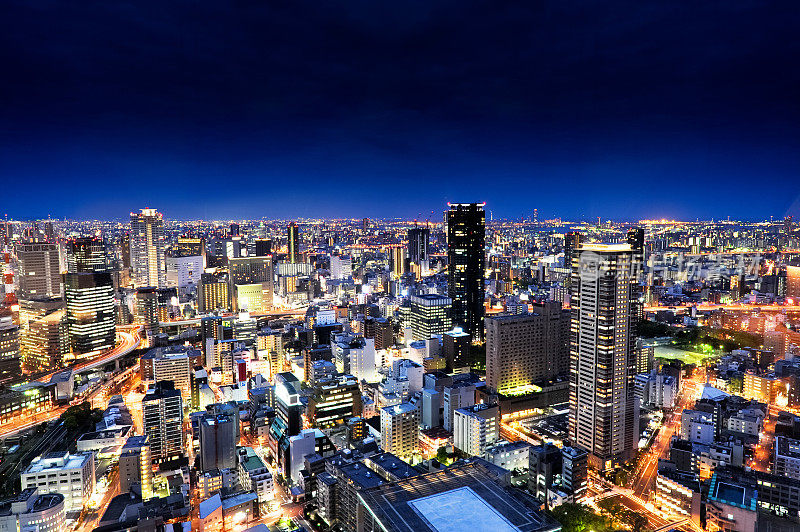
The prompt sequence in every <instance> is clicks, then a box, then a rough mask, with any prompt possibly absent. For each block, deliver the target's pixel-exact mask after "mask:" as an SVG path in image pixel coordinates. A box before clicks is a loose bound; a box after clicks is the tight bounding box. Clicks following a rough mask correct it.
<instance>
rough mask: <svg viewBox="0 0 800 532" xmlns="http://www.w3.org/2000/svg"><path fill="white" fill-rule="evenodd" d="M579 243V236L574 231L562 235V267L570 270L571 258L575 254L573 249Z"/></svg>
mask: <svg viewBox="0 0 800 532" xmlns="http://www.w3.org/2000/svg"><path fill="white" fill-rule="evenodd" d="M580 243H581V234H580V233H577V232H575V231H570V232H568V233H567V234H565V235H564V267H565V268H572V258H573V256H574V254H575V249H576V248H577V247H578V246H579V245H580Z"/></svg>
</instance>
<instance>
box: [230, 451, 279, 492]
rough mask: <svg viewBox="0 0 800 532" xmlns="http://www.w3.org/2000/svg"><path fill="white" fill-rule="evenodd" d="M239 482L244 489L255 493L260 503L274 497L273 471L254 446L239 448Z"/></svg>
mask: <svg viewBox="0 0 800 532" xmlns="http://www.w3.org/2000/svg"><path fill="white" fill-rule="evenodd" d="M239 484H240V486H241V487H242V489H243V490H244V491H252V492H253V493H255V494H256V496H257V497H258V502H259V503H262V502H266V501H269V500H271V499H272V498H273V497H274V488H275V486H274V483H273V479H272V473H270V471H269V469H267V465H266V464H265V463H264V461H263V460H262V459H261V457H260V456H258V454H256V452H255V450H254V449H253V448H252V447H241V448H240V449H239Z"/></svg>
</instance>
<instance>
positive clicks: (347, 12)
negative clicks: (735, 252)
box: [0, 0, 800, 219]
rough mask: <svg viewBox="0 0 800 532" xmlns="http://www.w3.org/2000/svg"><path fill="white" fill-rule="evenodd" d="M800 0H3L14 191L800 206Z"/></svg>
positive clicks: (393, 211)
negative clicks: (798, 0)
mask: <svg viewBox="0 0 800 532" xmlns="http://www.w3.org/2000/svg"><path fill="white" fill-rule="evenodd" d="M799 27H800V10H798V9H797V4H796V2H794V1H787V2H765V1H763V0H753V1H737V0H726V1H720V2H715V1H706V2H696V1H693V2H677V1H675V0H670V1H664V2H641V1H636V2H607V1H604V2H600V1H598V2H588V1H587V2H568V1H554V2H549V3H543V2H535V1H525V2H503V1H497V0H494V1H488V0H487V1H481V2H470V1H464V0H461V1H453V2H434V1H422V0H420V1H418V0H404V1H402V2H384V1H380V0H379V1H375V0H369V1H366V0H365V1H356V0H349V1H342V2H329V1H323V0H315V1H305V0H285V1H266V0H264V1H235V0H234V1H229V2H214V1H194V2H188V1H176V2H165V1H157V2H155V1H144V0H137V1H136V2H114V1H111V2H108V1H102V2H101V1H96V2H95V1H90V0H81V1H79V2H63V1H60V2H59V1H51V2H47V1H37V0H11V1H7V2H4V5H3V14H2V17H0V65H2V76H0V102H2V104H1V105H0V178H1V179H2V183H3V189H4V193H3V199H4V200H6V201H3V202H2V203H1V204H0V214H5V213H7V214H8V215H9V216H11V217H15V218H32V217H42V216H46V215H47V214H52V215H54V216H57V217H62V216H68V217H98V218H118V217H125V216H126V215H127V213H128V212H129V211H130V210H133V209H136V208H139V207H143V206H145V205H147V206H152V207H157V208H159V209H160V210H161V211H163V212H164V213H165V215H166V216H168V217H170V218H200V217H203V218H213V217H219V218H245V217H262V216H266V217H269V218H273V217H274V218H278V217H295V216H353V217H357V216H372V217H378V216H408V217H418V216H420V213H422V215H421V216H422V217H423V218H424V217H426V216H428V215H429V214H428V213H430V211H432V210H433V211H436V212H435V217H436V218H439V217H440V211H441V210H442V209H443V208H444V204H445V203H446V202H447V201H472V200H480V201H486V202H487V204H488V205H487V208H489V209H491V210H492V211H493V213H494V215H495V217H500V216H511V217H517V216H520V215H526V216H527V215H530V213H531V211H532V210H533V209H534V208H538V209H539V213H540V216H542V217H549V216H563V217H566V218H573V219H575V218H581V217H585V218H588V219H591V218H594V217H596V216H603V217H604V218H606V217H614V218H638V217H662V216H665V217H675V218H692V219H693V218H695V217H701V218H710V217H724V216H727V215H731V216H737V217H742V218H759V217H765V216H769V215H776V216H782V215H783V214H785V213H787V212H791V213H793V214H795V215H800V201H798V195H800V68H798V65H800V40H798V38H797V29H798V28H799Z"/></svg>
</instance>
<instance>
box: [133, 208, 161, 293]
mask: <svg viewBox="0 0 800 532" xmlns="http://www.w3.org/2000/svg"><path fill="white" fill-rule="evenodd" d="M165 240H166V239H165V236H164V218H163V217H162V216H161V213H159V212H158V211H157V210H156V209H141V211H140V212H138V213H134V212H132V213H131V270H132V272H131V273H132V274H133V275H132V276H133V278H134V280H135V283H136V286H137V287H138V286H154V287H157V288H163V287H164V286H166V275H165V270H164V243H165Z"/></svg>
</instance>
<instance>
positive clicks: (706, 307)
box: [644, 303, 800, 312]
mask: <svg viewBox="0 0 800 532" xmlns="http://www.w3.org/2000/svg"><path fill="white" fill-rule="evenodd" d="M693 306H696V307H697V310H700V311H703V312H708V311H712V310H720V309H722V310H741V311H747V312H749V311H752V310H756V309H758V310H760V311H762V312H783V311H786V312H800V306H798V305H745V304H742V303H730V304H725V305H721V304H715V303H700V304H697V305H694V304H686V305H651V306H646V307H644V311H645V312H658V311H659V310H689V309H691V308H692V307H693Z"/></svg>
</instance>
